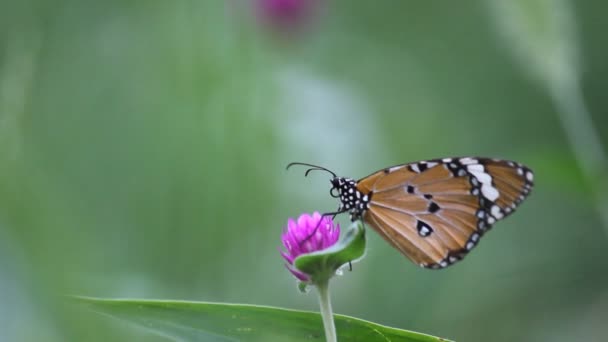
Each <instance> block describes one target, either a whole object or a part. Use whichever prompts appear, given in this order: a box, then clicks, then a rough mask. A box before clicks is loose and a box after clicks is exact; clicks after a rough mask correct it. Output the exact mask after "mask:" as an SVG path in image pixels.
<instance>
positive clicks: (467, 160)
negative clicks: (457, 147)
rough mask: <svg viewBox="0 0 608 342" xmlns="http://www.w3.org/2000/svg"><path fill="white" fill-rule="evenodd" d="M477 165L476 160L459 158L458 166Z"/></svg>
mask: <svg viewBox="0 0 608 342" xmlns="http://www.w3.org/2000/svg"><path fill="white" fill-rule="evenodd" d="M477 163H478V161H477V159H473V158H469V157H466V158H460V164H462V165H469V164H477Z"/></svg>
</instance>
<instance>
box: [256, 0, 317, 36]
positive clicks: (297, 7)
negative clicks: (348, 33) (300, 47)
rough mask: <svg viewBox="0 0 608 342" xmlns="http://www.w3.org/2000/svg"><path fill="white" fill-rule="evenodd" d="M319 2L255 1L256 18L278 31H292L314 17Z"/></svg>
mask: <svg viewBox="0 0 608 342" xmlns="http://www.w3.org/2000/svg"><path fill="white" fill-rule="evenodd" d="M318 2H319V0H255V5H256V7H257V12H258V16H259V17H260V19H261V20H262V21H263V22H265V23H266V24H268V25H269V26H271V27H273V28H275V29H277V30H280V31H293V30H295V29H297V28H300V27H301V26H303V25H305V24H306V23H307V22H309V21H310V20H311V17H313V16H314V12H315V10H316V8H317V7H318V6H319V4H318Z"/></svg>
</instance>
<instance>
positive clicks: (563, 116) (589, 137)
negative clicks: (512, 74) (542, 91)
mask: <svg viewBox="0 0 608 342" xmlns="http://www.w3.org/2000/svg"><path fill="white" fill-rule="evenodd" d="M550 84H551V87H550V92H551V96H552V98H553V101H554V103H555V105H556V107H557V114H558V116H559V119H560V121H561V124H562V126H563V129H564V131H565V133H566V136H567V137H568V140H569V142H570V146H571V148H572V150H573V152H574V155H575V157H576V159H577V162H578V164H579V167H580V168H581V171H582V173H583V175H584V177H585V179H586V180H587V181H588V183H589V184H590V186H591V191H592V193H593V196H594V197H595V198H593V199H592V200H593V201H594V202H595V203H596V210H597V212H598V215H599V216H600V220H601V222H602V225H603V226H604V232H605V233H606V235H607V236H608V179H607V177H606V176H607V175H608V160H607V159H606V151H604V148H603V146H602V142H601V139H600V137H599V134H598V132H597V131H596V129H595V128H594V126H593V120H592V118H591V114H590V113H589V111H588V110H587V107H586V106H585V101H584V99H583V94H582V91H581V89H580V86H579V84H578V82H577V81H576V80H574V79H571V78H567V79H564V80H561V81H557V82H551V83H550Z"/></svg>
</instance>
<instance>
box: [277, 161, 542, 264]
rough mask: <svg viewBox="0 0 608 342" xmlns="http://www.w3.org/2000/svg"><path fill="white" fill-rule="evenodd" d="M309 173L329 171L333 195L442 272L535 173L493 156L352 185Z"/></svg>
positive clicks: (510, 207)
mask: <svg viewBox="0 0 608 342" xmlns="http://www.w3.org/2000/svg"><path fill="white" fill-rule="evenodd" d="M293 165H303V166H309V167H310V168H309V169H308V170H307V171H306V173H305V175H308V173H309V172H311V171H314V170H322V171H326V172H329V173H330V174H331V175H332V176H333V178H332V179H331V184H332V188H331V190H330V194H331V196H332V197H334V198H338V199H339V201H340V203H339V206H338V210H337V211H336V212H332V213H327V214H324V215H337V214H341V213H345V212H349V213H350V216H351V220H352V221H355V220H359V219H361V220H363V221H364V222H365V223H366V224H368V225H370V226H371V227H372V228H373V229H374V230H375V231H376V232H377V233H378V234H380V236H382V237H383V238H384V239H385V240H386V241H387V242H388V243H390V244H391V245H392V246H393V247H394V248H396V249H397V250H398V251H399V252H401V253H402V254H403V255H405V256H406V257H408V258H409V259H410V260H411V261H412V262H414V263H415V264H417V265H420V266H422V267H425V268H431V269H439V268H445V267H447V266H450V265H452V264H454V263H455V262H458V261H460V260H462V259H463V258H464V257H465V255H466V254H467V253H469V252H470V251H471V250H472V249H473V248H474V247H475V246H476V245H477V243H478V242H479V239H480V238H481V237H482V236H483V235H484V234H485V233H486V232H487V231H488V230H489V229H490V228H491V227H492V225H493V224H494V223H495V222H496V221H499V220H501V219H503V218H505V217H506V216H508V215H510V214H511V213H513V211H515V209H517V207H518V206H519V204H520V203H521V202H522V201H523V200H524V199H525V198H526V197H527V196H528V195H529V194H530V191H531V190H532V186H533V178H534V174H533V173H532V171H531V170H530V169H529V168H528V167H526V166H524V165H522V164H520V163H517V162H513V161H507V160H499V159H490V158H477V157H465V158H443V159H433V160H427V161H420V162H415V163H408V164H401V165H396V166H392V167H388V168H385V169H382V170H379V171H376V172H374V173H372V174H371V175H369V176H367V177H364V178H361V179H359V180H354V179H351V178H345V177H338V176H337V175H336V174H335V173H334V172H332V171H330V170H328V169H326V168H324V167H320V166H316V165H312V164H307V163H291V164H289V165H288V166H287V168H289V167H291V166H293Z"/></svg>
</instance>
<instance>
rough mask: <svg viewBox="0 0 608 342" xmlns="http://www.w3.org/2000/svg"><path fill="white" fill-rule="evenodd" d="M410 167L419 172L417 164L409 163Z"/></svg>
mask: <svg viewBox="0 0 608 342" xmlns="http://www.w3.org/2000/svg"><path fill="white" fill-rule="evenodd" d="M410 169H412V171H414V172H416V173H420V169H419V168H418V164H412V165H410Z"/></svg>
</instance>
